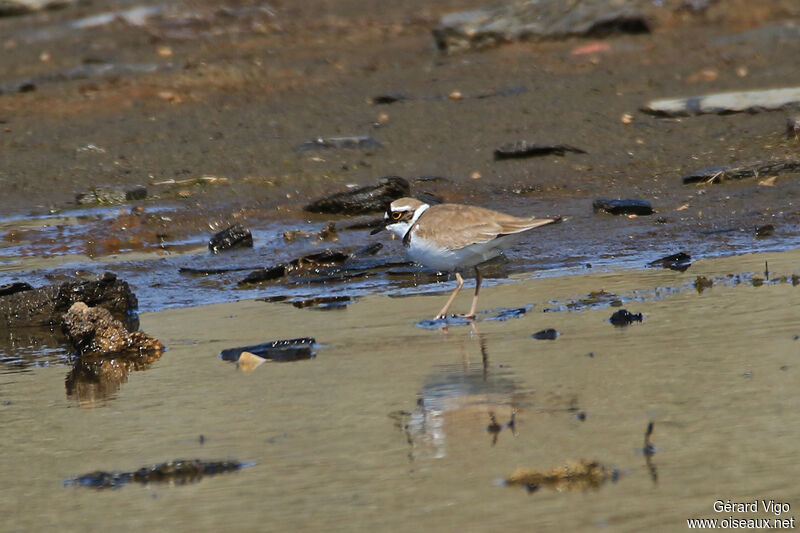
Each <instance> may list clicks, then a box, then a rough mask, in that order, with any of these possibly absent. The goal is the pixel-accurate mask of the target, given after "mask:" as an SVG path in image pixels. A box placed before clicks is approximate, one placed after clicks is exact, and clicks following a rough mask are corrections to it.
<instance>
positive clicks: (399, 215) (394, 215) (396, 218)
mask: <svg viewBox="0 0 800 533" xmlns="http://www.w3.org/2000/svg"><path fill="white" fill-rule="evenodd" d="M402 216H403V213H401V212H400V211H395V212H394V213H392V219H394V220H400V217H402Z"/></svg>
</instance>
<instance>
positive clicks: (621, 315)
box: [608, 309, 644, 326]
mask: <svg viewBox="0 0 800 533" xmlns="http://www.w3.org/2000/svg"><path fill="white" fill-rule="evenodd" d="M643 318H644V317H643V316H642V313H631V312H630V311H628V310H627V309H620V310H619V311H617V312H616V313H614V314H613V315H611V318H609V319H608V321H609V322H611V323H612V324H614V325H615V326H627V325H629V324H632V323H634V322H641V321H642V320H643Z"/></svg>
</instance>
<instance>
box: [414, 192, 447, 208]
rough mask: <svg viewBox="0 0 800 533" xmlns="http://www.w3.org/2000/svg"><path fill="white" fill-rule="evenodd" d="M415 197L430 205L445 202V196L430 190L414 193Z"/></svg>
mask: <svg viewBox="0 0 800 533" xmlns="http://www.w3.org/2000/svg"><path fill="white" fill-rule="evenodd" d="M414 198H416V199H417V200H419V201H420V202H425V203H426V204H429V205H436V204H442V203H444V198H442V197H441V196H439V195H438V194H433V193H430V192H421V193H417V194H415V195H414Z"/></svg>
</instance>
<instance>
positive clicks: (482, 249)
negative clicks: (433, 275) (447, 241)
mask: <svg viewBox="0 0 800 533" xmlns="http://www.w3.org/2000/svg"><path fill="white" fill-rule="evenodd" d="M508 237H511V235H509V236H508ZM505 239H506V238H505V237H501V238H500V239H495V240H493V241H490V242H486V243H480V244H472V245H470V246H466V247H464V248H459V249H458V250H448V249H446V248H439V247H437V246H435V245H433V244H430V243H426V242H420V240H419V239H414V238H412V239H411V246H409V247H408V248H407V249H406V252H407V253H408V257H409V258H410V259H411V260H412V261H414V262H415V263H420V264H421V265H424V266H426V267H429V268H435V269H436V270H442V271H445V272H448V271H453V270H463V269H466V268H472V267H473V266H475V265H479V264H481V263H483V262H485V261H488V260H489V259H492V258H494V257H497V256H498V255H500V254H501V253H503V250H502V248H503V245H505V244H507V243H506V242H505Z"/></svg>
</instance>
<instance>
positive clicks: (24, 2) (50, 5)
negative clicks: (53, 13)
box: [0, 0, 76, 17]
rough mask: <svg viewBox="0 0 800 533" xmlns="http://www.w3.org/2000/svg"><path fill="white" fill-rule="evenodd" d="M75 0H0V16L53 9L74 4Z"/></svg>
mask: <svg viewBox="0 0 800 533" xmlns="http://www.w3.org/2000/svg"><path fill="white" fill-rule="evenodd" d="M75 1H76V0H2V1H0V17H11V16H16V15H25V14H27V13H32V12H34V11H40V10H42V9H55V8H61V7H66V6H68V5H71V4H74V3H75Z"/></svg>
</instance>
